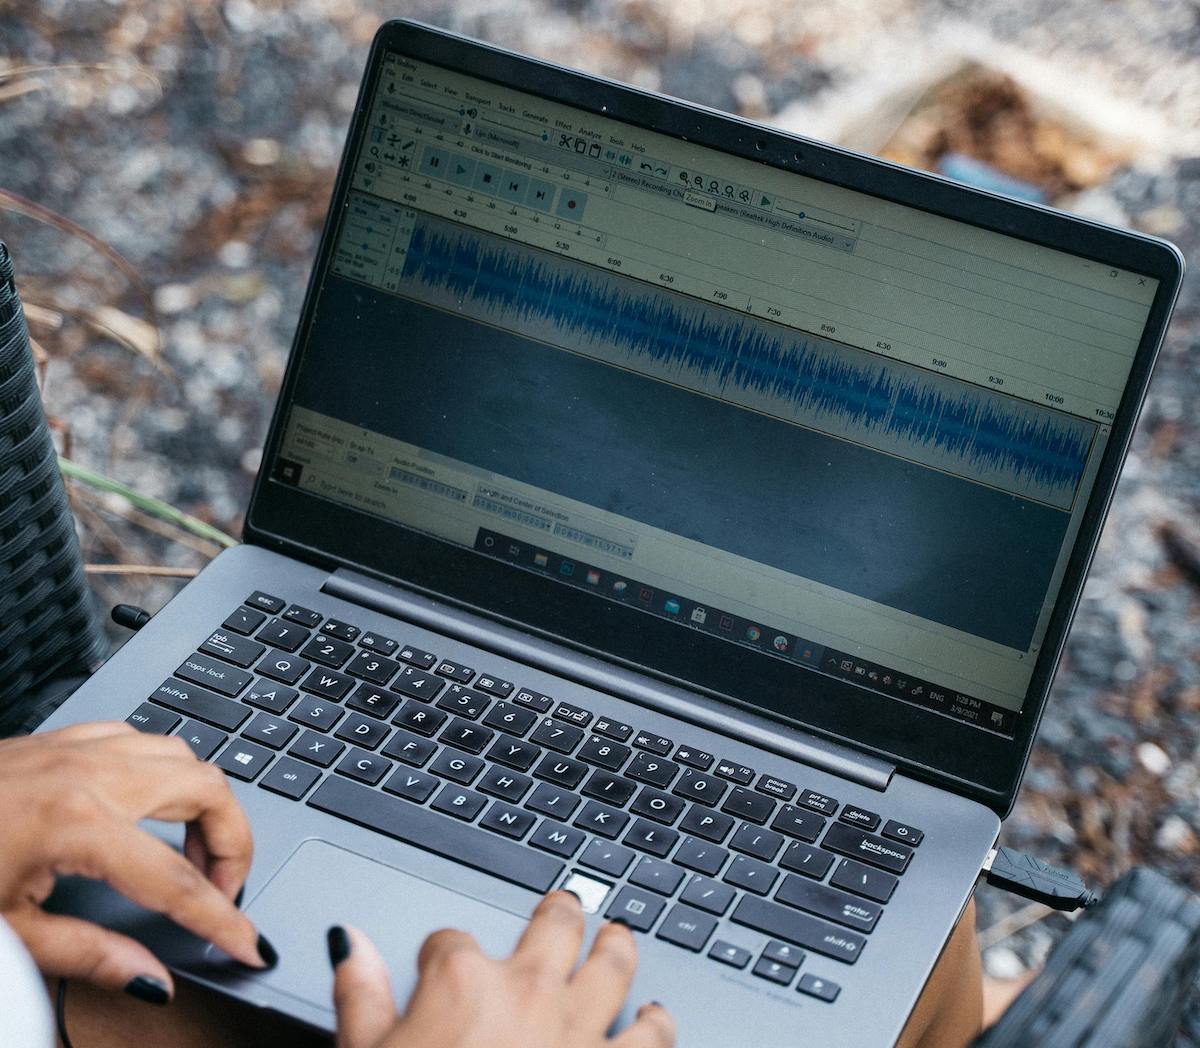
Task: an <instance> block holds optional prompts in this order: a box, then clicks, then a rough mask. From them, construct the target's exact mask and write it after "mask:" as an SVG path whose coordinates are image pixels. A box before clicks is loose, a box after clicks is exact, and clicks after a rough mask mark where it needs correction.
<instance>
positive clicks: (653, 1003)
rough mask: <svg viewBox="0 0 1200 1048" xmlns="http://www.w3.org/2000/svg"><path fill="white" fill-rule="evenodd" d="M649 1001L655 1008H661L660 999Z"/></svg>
mask: <svg viewBox="0 0 1200 1048" xmlns="http://www.w3.org/2000/svg"><path fill="white" fill-rule="evenodd" d="M650 1003H651V1004H652V1005H654V1007H655V1008H661V1007H662V1001H651V1002H650Z"/></svg>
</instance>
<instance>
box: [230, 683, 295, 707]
mask: <svg viewBox="0 0 1200 1048" xmlns="http://www.w3.org/2000/svg"><path fill="white" fill-rule="evenodd" d="M299 694H300V693H299V692H298V691H297V690H296V689H295V688H289V687H288V686H287V685H286V684H276V683H275V682H274V681H270V680H257V681H255V682H254V684H253V685H251V687H250V690H249V691H248V692H246V694H245V695H243V696H242V701H243V702H248V703H250V705H251V706H257V707H258V708H259V709H260V710H266V711H267V712H268V713H283V712H284V711H285V710H286V709H287V708H288V707H289V706H290V705H291V704H292V703H293V702H295V701H296V697H297V696H298V695H299Z"/></svg>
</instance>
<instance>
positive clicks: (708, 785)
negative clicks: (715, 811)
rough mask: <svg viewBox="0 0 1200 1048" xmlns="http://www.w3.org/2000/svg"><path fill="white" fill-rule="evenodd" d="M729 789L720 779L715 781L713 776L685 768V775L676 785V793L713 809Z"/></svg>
mask: <svg viewBox="0 0 1200 1048" xmlns="http://www.w3.org/2000/svg"><path fill="white" fill-rule="evenodd" d="M727 789H729V787H728V786H727V785H726V784H725V783H723V782H722V781H721V780H720V779H714V778H713V777H712V776H711V775H705V774H704V773H703V772H700V771H696V770H695V769H693V768H684V769H683V775H682V776H681V778H680V779H679V781H678V782H677V783H675V791H674V792H675V793H678V794H679V796H680V797H686V798H687V799H688V800H690V801H699V803H701V804H705V805H708V806H709V807H713V806H714V805H716V803H717V802H718V801H719V800H720V799H721V797H722V796H724V794H725V791H726V790H727Z"/></svg>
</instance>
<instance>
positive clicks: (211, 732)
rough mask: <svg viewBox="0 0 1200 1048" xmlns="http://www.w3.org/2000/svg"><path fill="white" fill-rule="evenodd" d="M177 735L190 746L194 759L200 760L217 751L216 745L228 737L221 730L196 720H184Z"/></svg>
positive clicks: (206, 758) (204, 759)
mask: <svg viewBox="0 0 1200 1048" xmlns="http://www.w3.org/2000/svg"><path fill="white" fill-rule="evenodd" d="M179 737H180V738H181V739H183V741H184V742H186V743H187V744H188V746H190V747H191V750H192V752H193V753H194V754H195V755H196V759H197V760H202V761H206V760H208V758H209V757H211V756H212V755H213V754H214V753H216V752H217V747H218V746H220V745H221V743H223V742H224V741H225V740H226V739H227V738H229V736H228V735H226V734H225V733H224V732H223V731H218V730H217V729H216V728H213V727H211V726H210V725H208V724H201V723H200V721H197V720H189V721H184V722H183V727H182V728H180V729H179Z"/></svg>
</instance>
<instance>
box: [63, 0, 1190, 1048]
mask: <svg viewBox="0 0 1200 1048" xmlns="http://www.w3.org/2000/svg"><path fill="white" fill-rule="evenodd" d="M1181 271H1182V260H1181V258H1180V256H1179V254H1178V252H1177V251H1176V250H1175V249H1174V248H1173V247H1171V246H1170V245H1169V244H1166V243H1164V242H1162V241H1158V240H1154V239H1151V238H1149V237H1145V236H1141V235H1139V234H1135V233H1131V232H1126V231H1122V230H1117V229H1111V228H1107V227H1104V226H1101V225H1098V224H1096V223H1094V222H1090V221H1086V220H1083V219H1080V218H1076V217H1073V216H1070V215H1066V214H1061V213H1058V212H1056V211H1053V210H1050V209H1047V208H1041V207H1035V206H1031V205H1028V204H1023V203H1018V202H1015V201H1012V200H1008V199H1003V198H1000V197H998V196H994V195H989V194H987V193H983V192H978V191H975V190H973V189H969V188H966V187H964V186H962V185H957V184H954V183H952V182H949V181H947V180H945V179H941V178H938V177H935V176H931V175H927V174H922V173H918V172H915V171H910V170H906V169H902V168H900V167H896V166H893V165H890V164H887V163H884V162H882V161H879V160H875V159H871V158H868V157H864V156H859V155H856V154H852V153H849V152H846V151H843V150H840V149H837V148H834V147H831V146H828V145H822V144H818V143H815V142H811V141H807V140H805V139H802V138H797V137H793V136H789V135H785V134H782V133H780V132H778V131H775V130H772V129H770V128H768V127H763V126H759V125H756V124H753V123H750V122H747V121H744V120H740V119H737V118H734V117H731V116H727V115H724V114H721V113H717V112H714V111H712V110H709V109H704V108H701V107H699V106H696V105H692V104H690V103H687V102H682V101H678V100H674V99H669V98H665V97H662V96H659V95H656V94H653V93H651V92H647V91H643V90H638V89H634V88H630V87H626V86H622V85H619V84H615V83H612V82H610V81H607V80H602V79H599V78H597V77H594V76H590V75H585V74H582V73H578V72H575V71H571V70H567V69H562V68H559V67H556V66H553V65H551V64H549V63H546V62H543V61H538V60H534V59H530V58H526V57H522V56H519V55H516V54H512V53H509V52H506V51H502V50H500V49H498V48H495V47H492V46H489V45H486V44H482V43H478V42H475V41H472V40H468V39H464V38H462V37H459V36H455V35H452V34H450V33H446V32H442V31H439V30H437V29H433V28H430V27H427V26H423V25H419V24H415V23H412V22H405V21H396V22H390V23H388V24H387V25H385V26H384V27H383V28H382V29H381V30H380V31H379V34H378V36H377V37H376V39H375V41H374V44H373V46H372V49H371V54H370V60H369V63H368V66H367V70H366V74H365V77H364V79H363V84H362V89H361V93H360V96H359V100H358V104H357V108H356V110H355V114H354V119H353V124H352V127H351V129H350V134H349V138H348V141H347V145H346V149H345V153H344V156H343V159H342V163H341V168H340V171H339V174H338V178H337V182H336V186H335V189H334V195H333V201H332V205H331V207H330V212H329V217H328V221H327V223H326V226H325V230H324V234H323V237H322V240H321V244H320V248H319V250H318V253H317V258H316V263H315V266H314V269H313V273H312V277H311V280H310V283H309V287H308V292H307V297H306V299H305V304H304V308H303V314H302V317H301V320H300V324H299V327H298V331H297V335H296V339H295V344H294V348H293V351H292V354H291V359H290V361H289V364H288V368H287V373H286V377H285V379H284V383H283V388H282V391H281V393H280V395H279V399H278V403H277V406H276V410H275V414H274V418H273V420H272V424H271V429H270V435H269V438H268V440H267V442H266V446H265V452H264V455H263V464H262V468H261V471H260V473H259V476H258V479H257V483H256V486H255V489H254V493H253V497H252V500H251V503H250V507H249V511H248V514H247V519H246V526H245V542H244V544H243V545H240V546H238V547H236V548H233V549H230V550H228V551H226V552H224V553H222V554H221V555H220V556H219V557H217V558H216V559H215V560H214V561H213V562H212V563H211V564H210V565H209V566H208V567H207V568H205V570H204V571H203V572H202V573H201V574H200V575H199V577H198V578H197V579H196V580H195V581H193V582H191V583H189V584H188V585H187V586H186V587H185V588H184V589H183V590H182V592H181V593H180V594H179V595H178V596H177V597H176V598H175V599H174V600H172V601H171V602H170V603H169V604H168V605H167V606H166V607H165V608H163V609H162V610H161V611H160V612H159V613H158V614H157V615H155V616H154V618H153V620H152V621H151V622H150V623H149V624H148V625H147V626H146V627H145V628H144V629H143V630H141V631H140V632H139V633H138V634H137V635H136V636H134V637H133V638H132V639H131V640H130V641H129V642H128V643H127V644H126V645H125V646H124V647H123V648H122V649H121V650H120V651H119V652H118V653H117V654H116V655H114V656H113V657H112V658H111V659H110V661H109V662H108V663H107V664H106V665H105V666H104V667H103V668H102V669H101V670H100V671H99V672H98V673H97V674H96V675H95V677H94V678H93V679H91V680H90V681H89V682H88V683H87V684H86V685H85V686H84V687H82V688H81V689H80V690H79V691H78V692H77V693H76V694H75V695H74V696H73V697H72V698H71V699H70V700H69V701H68V702H67V703H66V704H65V705H64V706H63V707H62V708H61V709H60V710H59V711H58V712H57V713H56V714H55V715H54V716H53V717H51V718H50V720H49V721H48V722H47V723H46V725H45V729H47V730H48V729H52V728H58V727H61V726H64V725H67V724H70V723H73V722H78V721H84V720H95V719H104V718H120V719H126V720H129V721H130V722H131V723H133V724H135V725H137V726H138V727H139V728H141V729H142V730H144V731H150V732H161V733H174V734H177V735H180V736H182V737H183V738H185V739H186V740H187V741H188V743H189V744H190V745H191V746H192V748H193V749H194V750H195V752H196V755H197V757H199V758H200V759H202V760H206V761H214V762H215V763H216V764H217V765H218V766H219V767H221V768H223V769H224V770H225V771H226V772H227V773H228V776H229V779H230V781H231V783H232V785H233V788H234V790H235V792H236V794H237V796H238V798H239V800H240V801H241V803H242V804H243V805H244V807H245V809H246V811H247V813H248V815H249V817H250V820H251V823H252V825H253V827H254V831H255V837H256V843H257V849H256V856H255V861H254V867H253V870H252V871H251V873H250V877H249V880H248V882H247V886H246V894H245V901H244V903H243V905H244V907H245V909H246V911H247V913H248V914H249V915H250V917H251V918H253V919H254V920H255V921H256V922H257V923H258V925H259V926H260V927H261V928H262V930H263V932H264V933H265V934H266V935H267V936H268V937H269V938H270V939H271V941H272V942H273V943H274V944H275V946H276V947H277V948H278V951H279V954H280V962H279V965H278V967H276V968H275V969H274V970H273V971H270V972H265V973H261V974H257V973H251V972H247V971H244V970H241V969H239V968H237V967H236V966H233V965H231V964H230V963H228V960H227V958H224V957H222V956H219V955H215V954H214V952H213V950H212V948H211V947H208V946H206V945H205V944H203V943H200V942H198V941H196V940H195V939H193V938H191V937H190V936H188V935H186V934H184V933H183V932H181V931H180V930H179V929H178V928H176V927H174V926H172V925H170V924H168V923H167V922H166V921H165V920H163V919H161V918H157V917H154V916H153V915H149V914H146V913H145V912H142V911H139V910H136V909H135V908H133V907H131V906H129V905H128V904H125V903H123V902H122V901H121V900H119V899H117V898H116V897H115V896H114V895H112V894H111V893H109V892H107V891H106V890H104V889H102V888H100V887H98V886H96V885H94V884H91V883H89V882H85V881H73V882H68V883H65V884H64V885H63V886H62V887H61V890H60V891H59V892H58V894H57V896H56V900H55V904H56V905H57V906H58V907H60V908H62V909H64V910H69V911H74V912H82V913H86V914H87V915H89V916H90V917H92V918H94V919H100V920H102V921H104V922H105V923H108V924H111V925H112V926H114V927H120V928H122V929H124V930H126V931H129V932H130V933H132V934H134V935H136V936H137V937H139V938H141V939H142V940H143V941H145V942H147V943H148V944H149V945H150V946H151V947H152V948H153V949H155V950H156V951H157V952H158V953H159V954H160V955H161V956H162V957H163V958H164V959H165V960H167V961H168V962H169V963H170V964H171V966H172V967H173V969H174V970H175V971H176V972H177V973H178V974H179V976H180V977H181V978H184V979H188V980H192V981H194V982H196V983H199V984H202V985H205V986H208V987H212V988H214V989H216V990H218V991H220V992H221V993H223V994H228V995H230V996H232V997H236V998H239V999H241V1000H243V1001H247V1002H250V1003H252V1004H254V1005H257V1006H260V1007H262V1008H265V1009H270V1010H273V1011H276V1012H278V1013H280V1014H282V1015H286V1016H288V1017H290V1018H292V1019H295V1020H298V1021H300V1022H302V1023H305V1024H308V1025H310V1026H313V1027H317V1028H321V1029H325V1030H330V1029H332V1028H333V1021H334V1020H333V1013H332V1011H331V1002H330V977H329V971H328V965H327V962H326V959H325V956H324V933H325V930H326V928H327V927H328V926H329V925H331V924H334V923H340V922H349V923H352V924H355V925H357V926H359V927H362V928H364V929H365V930H366V931H367V932H368V933H369V934H370V935H371V936H372V937H373V938H374V939H375V941H376V942H378V943H379V944H380V946H381V947H382V949H383V950H384V952H385V954H386V955H387V957H388V960H389V962H390V965H391V969H392V972H393V974H394V978H395V987H396V992H397V998H398V1000H399V1001H401V1002H403V1000H404V999H405V997H406V995H407V993H408V991H409V990H410V988H411V986H412V985H413V979H414V957H415V954H416V950H417V947H418V945H419V943H420V942H421V941H422V939H423V938H424V937H425V936H426V935H427V934H428V933H429V932H431V931H433V930H434V929H436V928H439V927H443V926H448V925H449V926H457V927H463V928H466V929H468V930H470V931H471V932H472V933H473V934H474V935H475V936H477V938H478V939H479V940H480V942H481V944H482V945H483V946H484V947H485V949H487V950H489V951H491V952H494V953H500V952H503V951H507V950H508V949H510V948H511V947H512V945H513V943H514V942H515V940H516V938H517V937H518V935H519V934H520V932H521V930H522V928H523V926H524V924H525V921H526V919H527V917H528V915H529V913H530V912H531V910H532V908H533V907H534V906H535V905H536V903H537V902H538V900H539V898H540V897H541V895H542V893H544V892H546V891H547V890H550V889H554V888H558V887H562V886H566V887H568V888H569V889H570V890H572V891H574V892H575V893H576V894H578V895H579V897H580V899H581V900H582V902H583V904H584V908H585V911H586V912H587V914H588V918H587V919H588V922H589V925H590V927H591V929H592V930H593V931H594V929H595V928H596V927H598V926H599V924H600V922H602V921H604V920H605V919H617V920H622V921H624V922H625V923H627V924H628V925H629V926H630V927H631V928H632V929H634V931H635V932H636V933H637V940H638V945H639V950H640V958H641V964H640V968H639V972H638V975H637V979H636V983H635V985H634V988H633V991H632V993H631V995H630V1002H631V1003H630V1005H629V1010H628V1011H626V1012H625V1013H624V1014H623V1016H622V1018H621V1019H620V1020H619V1022H618V1026H620V1025H622V1024H623V1023H625V1022H628V1021H629V1019H630V1017H631V1015H632V1008H633V1007H634V1006H636V1005H637V1004H639V1003H640V1002H643V1001H646V1000H658V1001H661V1002H663V1003H664V1004H665V1005H666V1006H667V1007H668V1008H669V1009H670V1010H671V1011H672V1012H673V1013H674V1014H675V1016H676V1017H677V1019H678V1022H679V1028H680V1036H679V1043H680V1044H681V1045H688V1046H690V1048H697V1046H714V1048H716V1046H721V1048H725V1046H733V1045H736V1046H760V1045H764V1046H765V1045H770V1046H775V1045H786V1044H819V1045H822V1046H825V1048H849V1046H853V1048H874V1046H884V1045H891V1044H893V1043H894V1042H895V1040H896V1038H897V1036H898V1035H899V1034H900V1031H901V1030H902V1028H903V1026H904V1023H905V1021H906V1019H907V1017H908V1015H909V1013H910V1011H911V1010H912V1008H913V1005H914V1003H915V1002H916V1000H917V997H918V995H919V994H920V992H921V989H922V987H923V985H924V983H925V981H926V979H927V978H928V976H929V974H930V972H931V970H932V968H933V966H934V964H935V962H936V960H937V958H938V955H939V952H940V951H941V950H942V948H943V946H944V944H945V943H946V941H947V938H948V937H949V935H950V933H951V931H952V929H953V928H954V925H955V922H956V921H957V920H958V918H959V916H960V914H961V913H962V912H963V909H964V907H965V906H966V904H967V902H968V900H969V899H970V898H971V894H972V891H973V889H974V886H975V883H976V880H977V878H978V876H979V873H980V867H981V864H982V863H983V862H984V860H985V857H986V856H987V854H988V851H989V850H990V849H991V848H992V846H993V844H994V843H995V841H996V839H997V835H998V833H999V830H1000V825H1001V820H1002V818H1003V817H1004V816H1005V815H1006V814H1007V813H1008V812H1009V810H1010V809H1011V807H1012V804H1013V801H1014V797H1015V796H1016V793H1017V789H1018V786H1019V784H1020V780H1021V775H1022V771H1023V769H1024V766H1025V763H1026V759H1027V757H1028V754H1029V750H1030V746H1031V744H1032V742H1033V739H1034V736H1035V732H1036V729H1037V726H1038V720H1039V717H1040V716H1041V712H1042V708H1043V705H1044V703H1045V700H1046V695H1047V692H1048V690H1049V687H1050V683H1051V680H1052V678H1053V675H1054V669H1055V665H1056V663H1057V661H1058V658H1059V655H1060V653H1061V651H1062V647H1063V642H1064V639H1065V637H1066V635H1067V630H1068V626H1069V624H1070V621H1071V617H1072V613H1073V611H1074V609H1075V606H1076V603H1077V601H1078V599H1079V595H1080V590H1081V587H1082V585H1083V580H1084V576H1085V573H1086V570H1087V567H1088V563H1089V560H1090V558H1091V556H1092V552H1093V549H1094V547H1095V545H1096V541H1097V537H1098V535H1099V532H1100V528H1101V524H1102V522H1103V520H1104V516H1105V511H1106V509H1107V506H1108V503H1109V500H1110V498H1111V497H1112V494H1113V489H1114V486H1115V484H1116V480H1117V476H1118V472H1119V470H1120V466H1121V463H1122V460H1123V458H1124V456H1125V453H1126V450H1127V448H1128V445H1129V440H1130V435H1131V432H1132V430H1133V426H1134V422H1135V420H1136V417H1137V414H1138V409H1139V406H1140V404H1141V402H1142V399H1143V396H1144V394H1145V391H1146V385H1147V381H1148V379H1149V377H1150V372H1151V366H1152V364H1153V362H1154V358H1155V354H1156V352H1157V350H1158V348H1159V344H1160V341H1161V339H1162V336H1163V331H1164V328H1165V326H1166V323H1167V319H1168V315H1169V312H1170V309H1171V306H1172V303H1173V301H1174V298H1175V295H1176V291H1177V289H1178V287H1179V283H1180V279H1181ZM161 833H162V834H163V835H164V837H165V838H166V839H168V840H172V841H178V840H179V835H178V833H177V831H176V830H175V829H174V828H171V827H162V828H161Z"/></svg>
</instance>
